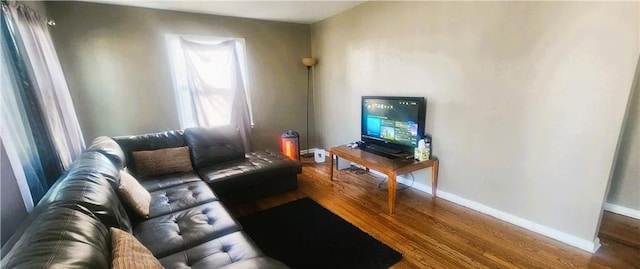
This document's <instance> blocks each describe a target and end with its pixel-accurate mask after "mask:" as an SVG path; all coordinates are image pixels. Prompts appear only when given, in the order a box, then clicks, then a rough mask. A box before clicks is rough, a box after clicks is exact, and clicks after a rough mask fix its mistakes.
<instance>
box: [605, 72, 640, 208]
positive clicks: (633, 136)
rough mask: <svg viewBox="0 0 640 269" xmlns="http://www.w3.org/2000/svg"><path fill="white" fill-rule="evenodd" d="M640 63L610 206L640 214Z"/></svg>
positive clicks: (610, 194)
mask: <svg viewBox="0 0 640 269" xmlns="http://www.w3.org/2000/svg"><path fill="white" fill-rule="evenodd" d="M639 87H640V62H639V63H638V69H637V71H636V81H635V88H634V90H633V93H632V96H631V98H630V100H629V110H628V112H627V120H626V123H625V126H624V131H623V133H622V140H621V141H620V148H619V152H618V154H619V155H618V160H617V162H616V165H615V169H614V173H613V178H612V179H611V187H610V189H609V196H608V197H607V202H609V203H612V204H615V205H619V206H623V207H626V208H630V209H634V210H638V211H640V165H638V164H640V89H639Z"/></svg>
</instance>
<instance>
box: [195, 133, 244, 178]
mask: <svg viewBox="0 0 640 269" xmlns="http://www.w3.org/2000/svg"><path fill="white" fill-rule="evenodd" d="M184 136H185V139H186V142H187V145H189V151H190V153H191V160H192V162H193V166H194V167H195V168H196V169H199V168H202V167H206V166H210V165H214V164H218V163H222V162H227V161H231V160H238V159H244V158H245V152H244V145H243V144H242V139H241V138H240V133H239V132H238V130H237V129H236V128H233V127H231V126H224V127H216V128H212V129H207V128H187V129H186V130H184Z"/></svg>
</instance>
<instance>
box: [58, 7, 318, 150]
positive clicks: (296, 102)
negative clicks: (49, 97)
mask: <svg viewBox="0 0 640 269" xmlns="http://www.w3.org/2000/svg"><path fill="white" fill-rule="evenodd" d="M46 6H47V11H48V13H49V16H50V17H51V18H53V19H55V20H56V23H57V25H56V26H55V27H53V28H52V35H53V39H54V43H55V46H56V49H57V51H58V56H59V57H60V62H61V63H62V67H63V69H64V73H65V76H66V78H67V81H68V84H69V87H70V91H71V95H72V98H73V101H74V104H75V106H76V111H77V113H78V118H79V120H80V126H81V128H82V130H83V132H84V135H85V140H87V141H91V140H92V139H93V138H94V137H96V136H99V135H108V136H115V135H126V134H141V133H148V132H157V131H163V130H174V129H179V122H178V118H177V115H176V105H175V99H174V93H173V87H172V80H171V74H170V70H169V62H168V57H167V49H166V44H165V39H164V38H165V37H164V35H165V34H185V35H204V36H225V37H227V36H228V37H242V38H245V40H246V44H247V55H248V64H249V73H250V85H251V87H252V88H251V97H252V102H253V111H254V118H255V122H256V128H255V129H254V137H253V141H254V146H255V147H256V148H258V149H261V148H275V147H278V139H279V137H280V134H281V133H282V132H283V131H284V130H287V129H295V130H299V131H301V132H304V126H305V118H304V117H301V115H304V113H305V111H306V110H305V108H306V107H305V94H306V87H307V86H306V85H307V84H306V79H307V77H306V68H305V67H304V66H303V65H302V63H301V62H300V61H301V58H302V57H305V56H308V55H310V54H311V45H310V29H309V28H310V27H309V25H303V24H292V23H279V22H269V21H259V20H250V19H241V18H231V17H221V16H212V15H199V14H192V13H183V12H173V11H162V10H154V9H144V8H133V7H124V6H114V5H104V4H94V3H84V2H47V3H46ZM303 137H304V136H303Z"/></svg>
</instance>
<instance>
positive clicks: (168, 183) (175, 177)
mask: <svg viewBox="0 0 640 269" xmlns="http://www.w3.org/2000/svg"><path fill="white" fill-rule="evenodd" d="M198 181H202V179H200V177H199V176H198V175H197V174H196V173H194V172H186V173H174V174H169V175H162V176H154V177H144V178H140V185H142V187H144V188H145V189H147V190H148V191H150V192H152V191H157V190H160V189H166V188H169V187H173V186H177V185H181V184H185V183H189V182H198Z"/></svg>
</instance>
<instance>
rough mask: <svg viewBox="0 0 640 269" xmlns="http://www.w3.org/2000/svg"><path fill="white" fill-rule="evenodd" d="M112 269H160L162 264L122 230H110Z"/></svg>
mask: <svg viewBox="0 0 640 269" xmlns="http://www.w3.org/2000/svg"><path fill="white" fill-rule="evenodd" d="M109 231H110V232H111V254H112V262H111V265H112V268H113V269H128V268H131V269H137V268H146V269H162V268H163V267H162V264H160V261H158V259H156V257H154V256H153V254H151V251H149V250H148V249H147V248H146V247H144V246H143V245H142V244H141V243H140V241H138V239H136V238H135V237H133V235H131V234H130V233H127V232H125V231H123V230H119V229H115V228H111V229H109Z"/></svg>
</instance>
